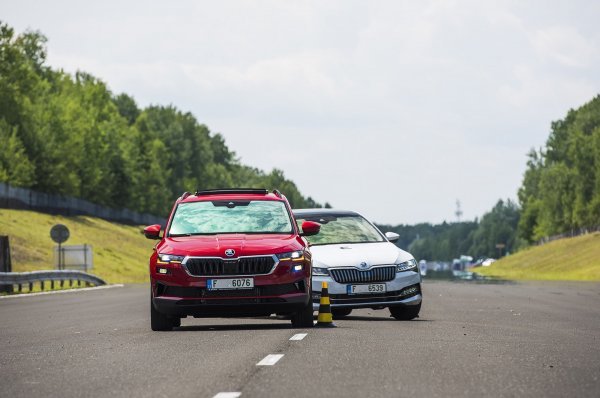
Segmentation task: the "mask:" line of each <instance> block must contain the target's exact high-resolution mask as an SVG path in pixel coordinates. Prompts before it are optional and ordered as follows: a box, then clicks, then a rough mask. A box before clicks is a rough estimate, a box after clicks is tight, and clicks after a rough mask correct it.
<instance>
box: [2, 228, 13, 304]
mask: <svg viewBox="0 0 600 398" xmlns="http://www.w3.org/2000/svg"><path fill="white" fill-rule="evenodd" d="M0 272H12V262H11V260H10V242H9V240H8V236H0ZM0 292H4V293H12V292H13V285H4V286H0Z"/></svg>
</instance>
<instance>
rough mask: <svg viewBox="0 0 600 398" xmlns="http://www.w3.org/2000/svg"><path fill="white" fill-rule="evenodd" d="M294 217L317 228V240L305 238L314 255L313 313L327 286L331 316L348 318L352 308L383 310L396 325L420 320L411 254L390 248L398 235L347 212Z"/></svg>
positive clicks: (417, 279) (417, 280) (419, 297)
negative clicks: (395, 320) (323, 283)
mask: <svg viewBox="0 0 600 398" xmlns="http://www.w3.org/2000/svg"><path fill="white" fill-rule="evenodd" d="M293 212H294V216H295V217H296V222H297V223H298V225H301V224H304V223H306V222H310V221H312V222H316V223H319V224H320V225H321V229H320V232H319V234H318V235H313V236H307V237H306V239H307V240H308V242H309V243H310V251H311V253H312V256H313V268H312V283H313V286H314V291H313V296H312V297H313V309H315V310H317V309H318V308H319V299H320V293H319V288H320V286H321V283H322V282H327V283H328V290H329V297H330V302H331V310H332V313H333V316H334V317H341V316H346V315H349V314H350V313H351V312H352V310H353V309H355V308H372V309H383V308H388V309H389V311H390V313H391V314H392V316H393V317H394V318H396V319H401V320H409V319H413V318H415V317H417V316H418V315H419V311H420V309H421V300H422V293H421V274H420V273H419V266H418V264H417V261H416V260H415V259H414V257H413V256H412V255H411V254H410V253H407V252H405V251H403V250H401V249H399V248H398V247H397V246H396V245H395V244H393V243H392V242H395V241H397V240H398V238H399V236H398V234H395V233H393V232H387V233H386V234H383V233H381V231H379V230H378V229H377V228H376V227H375V226H374V225H373V224H372V223H370V222H369V221H367V220H366V219H365V218H364V217H363V216H361V215H360V214H358V213H355V212H352V211H338V210H331V209H305V210H294V211H293Z"/></svg>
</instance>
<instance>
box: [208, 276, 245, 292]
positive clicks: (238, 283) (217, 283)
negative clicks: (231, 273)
mask: <svg viewBox="0 0 600 398" xmlns="http://www.w3.org/2000/svg"><path fill="white" fill-rule="evenodd" d="M253 287H254V278H232V279H209V280H207V281H206V288H207V289H208V290H234V289H252V288H253Z"/></svg>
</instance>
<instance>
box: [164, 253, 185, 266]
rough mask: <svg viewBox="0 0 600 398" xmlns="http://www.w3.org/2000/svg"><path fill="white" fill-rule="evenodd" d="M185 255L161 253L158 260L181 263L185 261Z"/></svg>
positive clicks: (165, 262)
mask: <svg viewBox="0 0 600 398" xmlns="http://www.w3.org/2000/svg"><path fill="white" fill-rule="evenodd" d="M184 258H185V256H176V255H174V254H159V255H158V262H159V263H163V264H167V263H180V262H182V261H183V259H184Z"/></svg>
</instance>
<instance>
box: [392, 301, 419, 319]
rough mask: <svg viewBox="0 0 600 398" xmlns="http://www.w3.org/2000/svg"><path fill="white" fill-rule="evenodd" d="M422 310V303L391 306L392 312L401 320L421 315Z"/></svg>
mask: <svg viewBox="0 0 600 398" xmlns="http://www.w3.org/2000/svg"><path fill="white" fill-rule="evenodd" d="M420 311H421V303H419V304H418V305H411V306H398V307H390V313H391V314H392V316H393V317H394V318H396V319H397V320H399V321H410V320H411V319H415V318H417V317H418V316H419V312H420Z"/></svg>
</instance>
